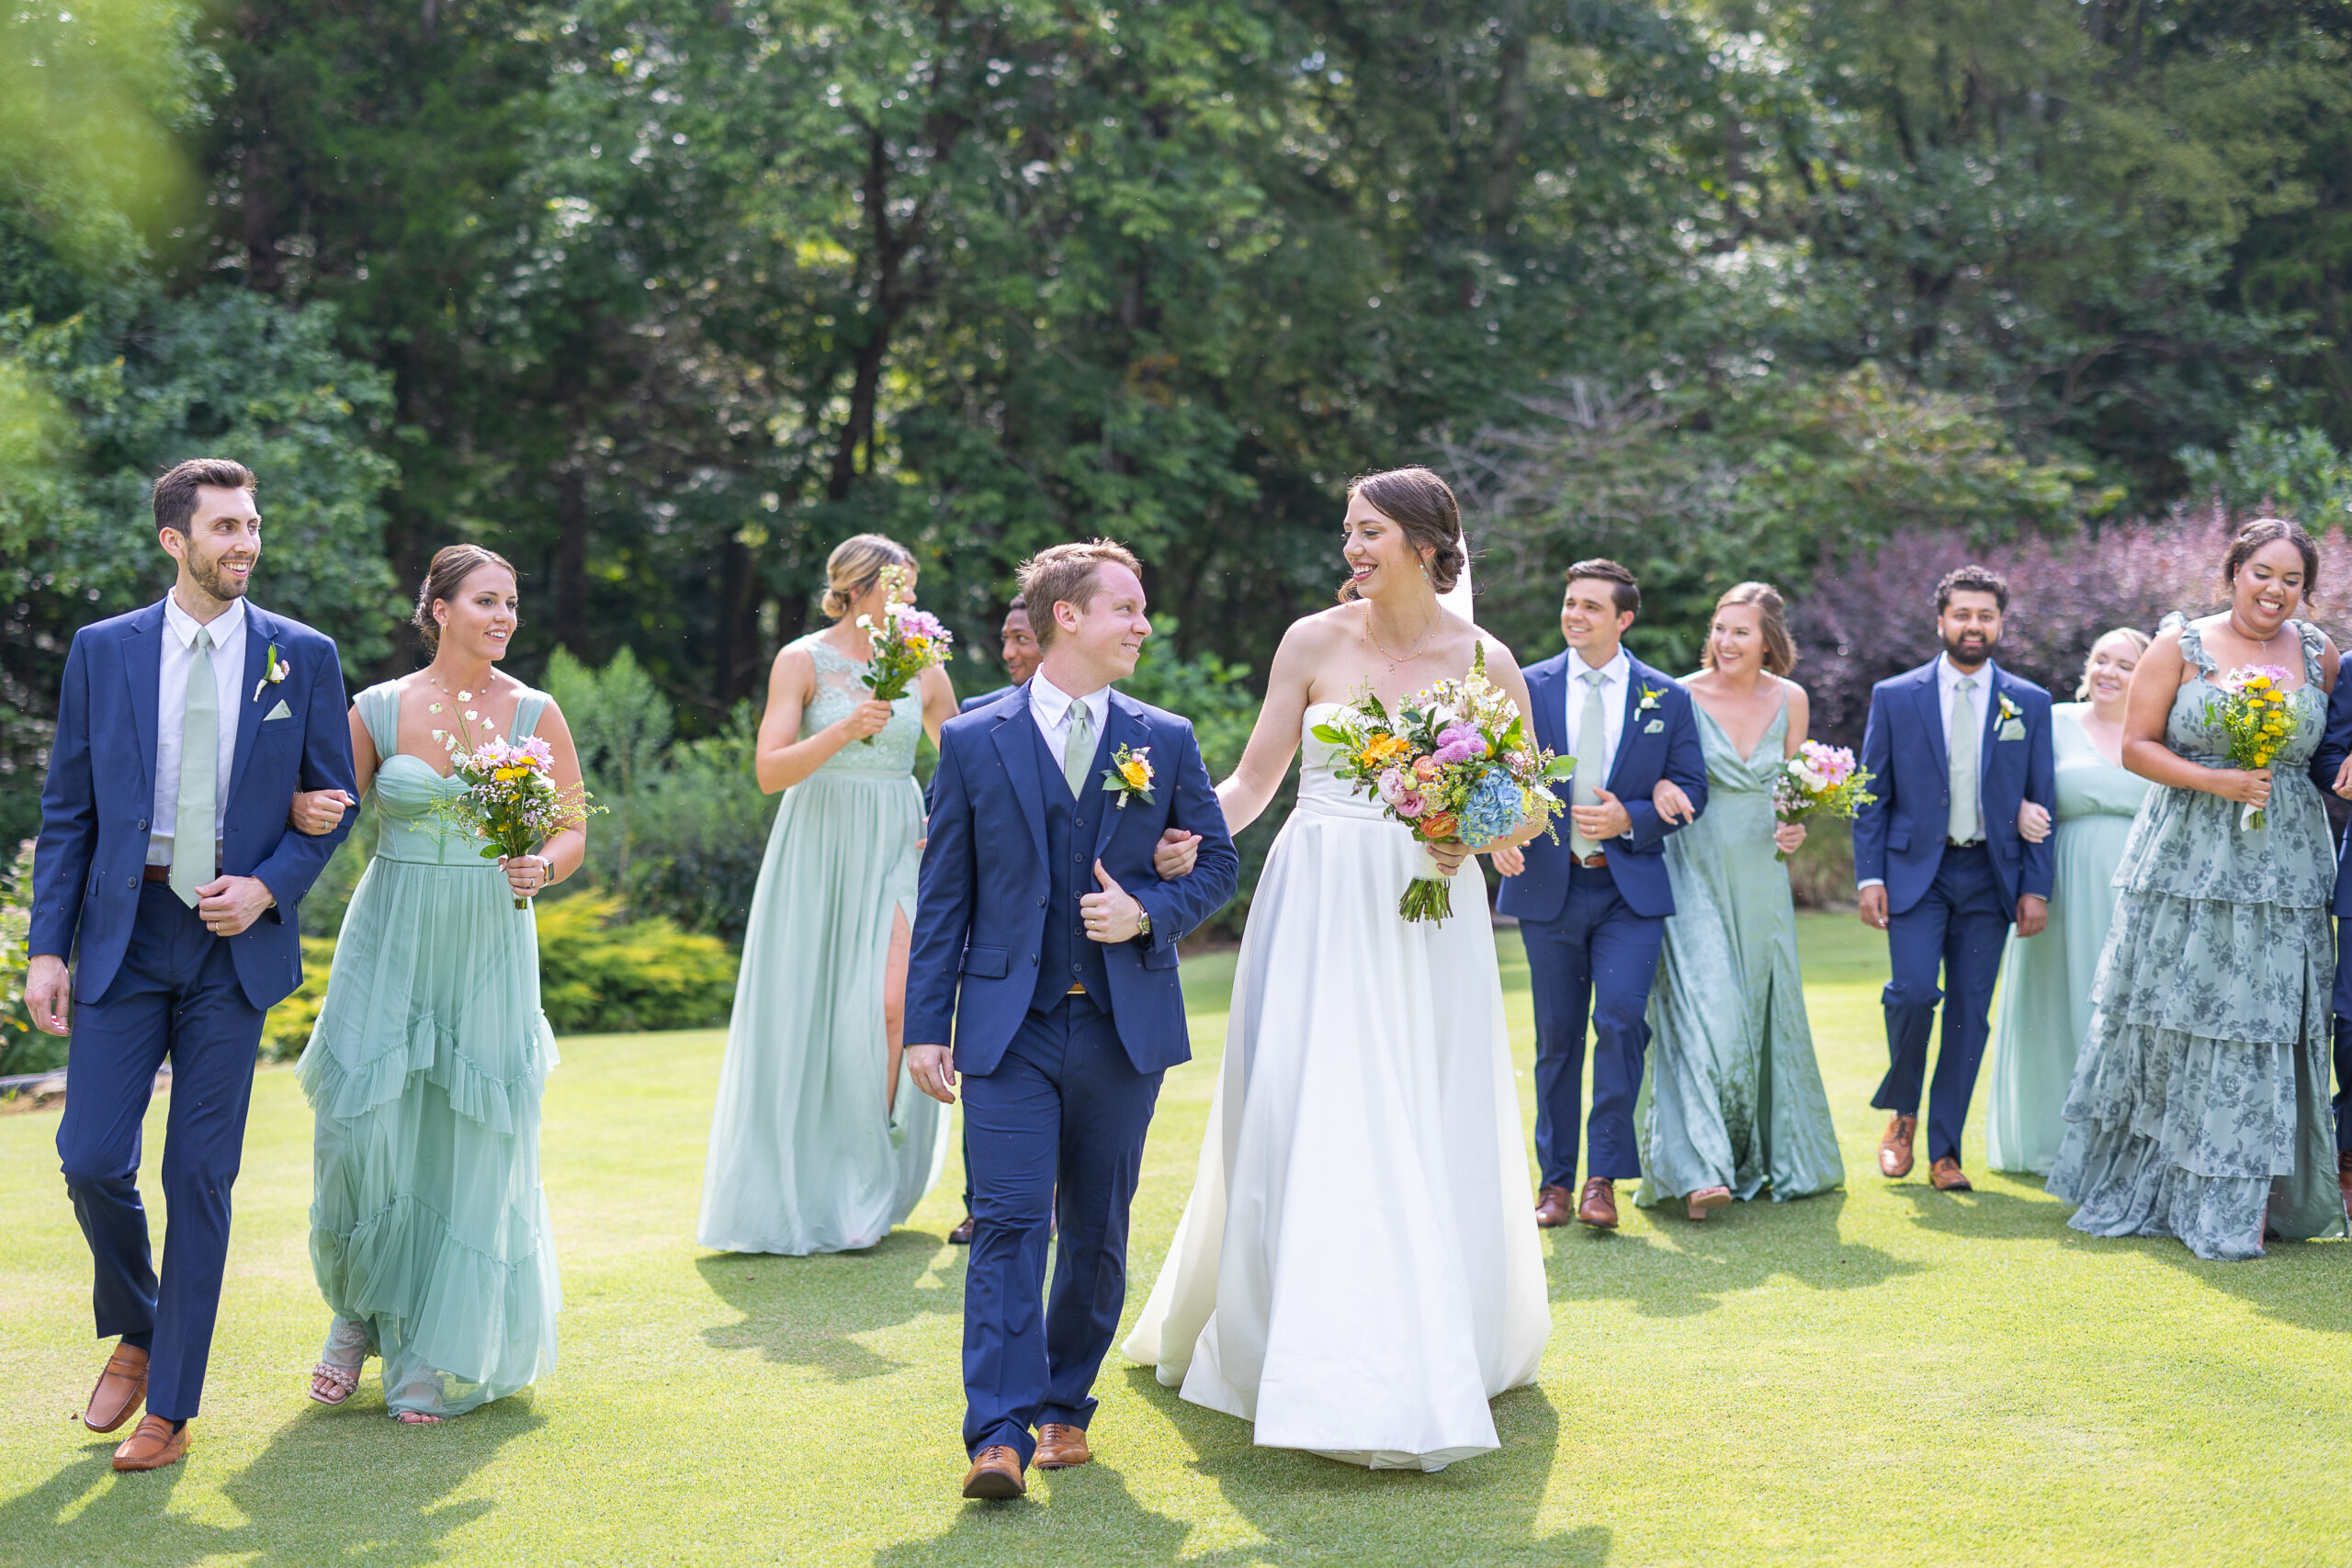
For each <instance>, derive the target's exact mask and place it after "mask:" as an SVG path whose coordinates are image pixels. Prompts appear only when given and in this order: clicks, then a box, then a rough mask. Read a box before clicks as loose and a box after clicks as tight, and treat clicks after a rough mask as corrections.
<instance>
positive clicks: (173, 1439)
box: [114, 1416, 187, 1470]
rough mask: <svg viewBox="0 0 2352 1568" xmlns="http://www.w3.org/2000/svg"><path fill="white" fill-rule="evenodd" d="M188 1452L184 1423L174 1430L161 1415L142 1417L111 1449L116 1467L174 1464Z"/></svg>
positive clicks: (145, 1467) (127, 1468) (150, 1468)
mask: <svg viewBox="0 0 2352 1568" xmlns="http://www.w3.org/2000/svg"><path fill="white" fill-rule="evenodd" d="M186 1454H187V1424H186V1423H185V1422H183V1423H182V1424H181V1426H180V1429H179V1430H178V1431H176V1432H175V1431H173V1430H172V1424H171V1423H170V1422H169V1421H166V1420H164V1418H163V1417H162V1416H141V1417H140V1418H139V1425H138V1427H136V1428H135V1429H134V1430H133V1431H132V1432H131V1434H130V1437H128V1438H124V1439H123V1440H122V1443H121V1445H120V1446H119V1447H118V1448H117V1449H116V1450H114V1467H115V1468H116V1469H117V1470H161V1469H163V1468H164V1466H165V1465H167V1464H177V1463H179V1461H180V1460H181V1458H182V1457H183V1456H184V1455H186Z"/></svg>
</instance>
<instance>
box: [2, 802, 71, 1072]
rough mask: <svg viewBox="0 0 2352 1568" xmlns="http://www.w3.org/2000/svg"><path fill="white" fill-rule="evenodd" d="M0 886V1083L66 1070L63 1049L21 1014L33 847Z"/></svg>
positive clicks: (20, 851) (25, 848)
mask: <svg viewBox="0 0 2352 1568" xmlns="http://www.w3.org/2000/svg"><path fill="white" fill-rule="evenodd" d="M0 875H5V881H0V1078H12V1077H17V1075H19V1074H21V1073H46V1072H52V1071H54V1070H55V1069H57V1068H59V1067H62V1066H64V1065H65V1044H66V1043H65V1042H64V1041H63V1040H61V1039H59V1038H58V1037H57V1036H56V1035H54V1034H43V1033H42V1032H40V1030H38V1029H35V1028H34V1027H33V1021H32V1015H31V1014H30V1013H28V1012H27V1011H26V1010H25V964H26V961H27V959H28V956H29V955H28V953H27V952H26V950H25V948H26V942H28V940H29V939H30V937H31V934H32V907H33V841H32V840H30V839H27V840H25V841H24V842H23V843H21V844H19V845H17V858H16V860H15V861H14V862H13V863H11V864H10V865H9V867H8V869H7V871H6V873H5V874H0Z"/></svg>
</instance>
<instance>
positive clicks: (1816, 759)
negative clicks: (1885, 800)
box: [1772, 740, 1878, 860]
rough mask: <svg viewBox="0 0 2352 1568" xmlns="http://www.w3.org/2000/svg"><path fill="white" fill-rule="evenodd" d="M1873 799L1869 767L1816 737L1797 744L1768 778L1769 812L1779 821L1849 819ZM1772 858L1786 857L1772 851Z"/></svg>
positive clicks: (1847, 752)
mask: <svg viewBox="0 0 2352 1568" xmlns="http://www.w3.org/2000/svg"><path fill="white" fill-rule="evenodd" d="M1877 798H1878V796H1876V795H1872V794H1871V774H1870V772H1869V770H1868V769H1866V768H1864V767H1862V766H1861V765H1860V763H1858V762H1856V761H1854V753H1853V752H1851V751H1850V750H1847V749H1846V748H1845V747H1843V746H1825V745H1823V744H1822V743H1821V742H1820V741H1818V740H1808V741H1806V742H1805V743H1804V745H1802V746H1799V747H1798V748H1797V754H1796V755H1795V756H1793V757H1792V758H1790V759H1789V762H1788V766H1786V767H1784V768H1782V769H1781V776H1780V777H1778V778H1776V779H1774V780H1773V781H1772V815H1774V816H1775V817H1778V818H1780V819H1781V821H1783V822H1803V821H1804V820H1805V819H1806V818H1813V817H1834V818H1838V819H1839V820H1841V821H1847V822H1850V821H1852V820H1853V819H1854V813H1856V812H1857V811H1860V809H1861V808H1862V807H1865V806H1868V805H1869V804H1870V803H1871V801H1873V800H1876V799H1877ZM1772 858H1773V859H1775V860H1786V859H1788V858H1789V857H1788V854H1787V852H1785V851H1782V850H1774V851H1773V852H1772Z"/></svg>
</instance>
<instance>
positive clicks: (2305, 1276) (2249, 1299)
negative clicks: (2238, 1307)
mask: <svg viewBox="0 0 2352 1568" xmlns="http://www.w3.org/2000/svg"><path fill="white" fill-rule="evenodd" d="M2081 1239H2082V1240H2083V1241H2084V1242H2086V1244H2089V1245H2093V1246H2100V1247H2119V1246H2139V1247H2146V1248H2148V1249H2149V1252H2150V1255H2151V1256H2152V1257H2154V1258H2155V1259H2156V1260H2157V1261H2158V1262H2160V1263H2166V1264H2170V1265H2171V1266H2172V1267H2173V1268H2175V1269H2179V1270H2180V1271H2181V1272H2182V1273H2184V1274H2190V1275H2194V1276H2195V1277H2196V1278H2197V1279H2198V1280H2201V1281H2202V1282H2203V1283H2205V1284H2207V1285H2210V1286H2211V1287H2212V1288H2213V1289H2215V1290H2217V1291H2219V1292H2222V1294H2224V1295H2231V1296H2235V1297H2237V1299H2238V1300H2240V1301H2242V1302H2244V1303H2246V1304H2247V1305H2248V1306H2250V1307H2252V1308H2254V1309H2255V1310H2256V1312H2258V1313H2260V1314H2263V1315H2264V1316H2265V1317H2268V1318H2271V1319H2274V1320H2276V1321H2277V1322H2279V1323H2287V1324H2292V1325H2294V1326H2296V1327H2297V1328H2310V1329H2316V1330H2318V1331H2319V1332H2321V1333H2324V1334H2352V1288H2347V1286H2346V1282H2345V1269H2344V1266H2345V1264H2346V1261H2347V1260H2352V1243H2346V1242H2343V1241H2280V1240H2278V1239H2276V1238H2273V1239H2272V1240H2271V1241H2270V1243H2269V1244H2268V1245H2267V1247H2266V1248H2265V1249H2264V1253H2263V1256H2262V1257H2260V1258H2251V1259H2249V1260H2247V1261H2245V1262H2243V1263H2215V1262H2211V1261H2209V1260H2208V1259H2206V1258H2199V1257H2198V1256H2197V1255H2196V1254H2195V1253H2193V1252H2191V1251H2189V1250H2188V1247H2183V1246H2182V1245H2181V1244H2180V1243H2179V1242H2177V1241H2173V1240H2170V1239H2168V1238H2167V1239H2164V1240H2157V1239H2154V1238H2148V1239H2142V1238H2138V1237H2133V1238H2131V1239H2129V1240H2123V1241H2108V1240H2104V1239H2101V1238H2098V1237H2092V1236H2085V1237H2083V1238H2081Z"/></svg>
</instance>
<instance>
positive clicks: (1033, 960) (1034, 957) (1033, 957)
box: [1029, 953, 1037, 969]
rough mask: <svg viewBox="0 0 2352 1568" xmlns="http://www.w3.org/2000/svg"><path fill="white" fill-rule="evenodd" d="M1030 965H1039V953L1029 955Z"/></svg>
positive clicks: (1033, 966) (1032, 966)
mask: <svg viewBox="0 0 2352 1568" xmlns="http://www.w3.org/2000/svg"><path fill="white" fill-rule="evenodd" d="M1029 967H1030V968H1032V969H1035V967H1037V955H1036V954H1035V953H1031V954H1030V955H1029Z"/></svg>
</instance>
